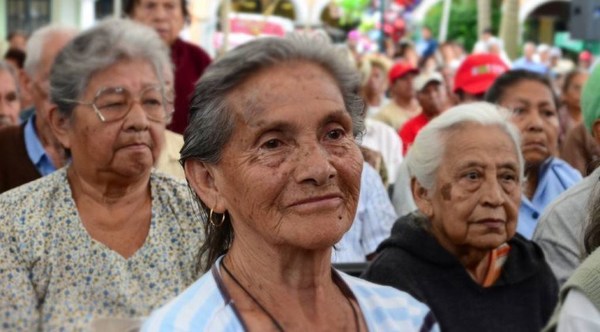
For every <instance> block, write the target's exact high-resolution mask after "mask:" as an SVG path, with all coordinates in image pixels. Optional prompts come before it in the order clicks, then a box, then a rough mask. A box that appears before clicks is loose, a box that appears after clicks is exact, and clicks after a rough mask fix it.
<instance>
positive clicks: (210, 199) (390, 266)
mask: <svg viewBox="0 0 600 332" xmlns="http://www.w3.org/2000/svg"><path fill="white" fill-rule="evenodd" d="M124 8H125V13H126V16H127V17H125V18H119V19H117V18H111V19H106V20H102V21H100V22H98V23H97V24H95V25H94V26H93V27H91V28H88V29H86V30H83V31H78V30H76V29H73V28H70V27H66V26H62V25H49V26H45V27H42V28H39V29H37V30H35V31H32V32H31V34H25V33H22V32H19V33H16V34H14V36H13V35H11V40H12V39H14V45H13V44H11V48H10V50H9V51H8V52H6V55H5V56H4V59H5V60H2V61H0V150H2V153H3V154H4V157H3V158H0V283H1V284H2V285H6V287H1V288H0V330H8V331H31V330H44V331H54V330H57V331H59V330H68V331H71V330H73V331H123V330H142V331H215V330H217V331H220V330H226V331H254V330H260V331H262V330H275V331H296V330H328V331H329V330H332V331H507V330H514V331H539V330H542V329H546V330H548V331H555V330H556V331H593V330H597V329H598V328H599V327H600V294H598V292H597V289H600V279H599V278H597V277H596V275H597V274H598V273H597V272H598V271H599V269H600V268H599V266H600V260H599V259H598V258H597V256H598V255H599V254H598V251H597V250H595V249H596V248H597V247H598V246H599V243H600V242H599V241H598V238H600V237H599V236H598V229H600V227H599V226H598V225H599V222H598V220H600V211H599V209H598V206H600V185H599V184H598V177H599V176H600V173H598V172H599V170H598V169H595V168H594V167H595V166H596V163H597V162H598V159H599V158H600V152H598V151H600V148H598V147H599V146H600V138H599V137H600V94H599V93H598V91H600V67H597V68H593V67H590V66H584V65H583V62H582V65H581V66H579V67H578V68H576V66H572V68H570V69H571V70H568V71H565V70H564V69H562V68H561V67H559V66H556V65H555V63H553V62H552V59H553V58H552V56H551V55H552V52H551V51H552V50H551V49H550V48H549V47H547V46H545V45H542V46H544V47H537V48H536V47H535V45H534V44H533V43H530V42H528V43H525V45H524V53H523V57H522V58H520V59H518V60H517V61H515V62H514V63H511V62H510V60H509V59H508V58H507V56H506V54H505V52H504V51H503V50H502V44H501V42H499V40H498V39H497V38H495V37H493V36H491V37H490V36H487V35H486V36H485V38H483V37H482V40H480V42H479V43H478V44H477V46H476V50H475V51H474V52H473V53H472V54H464V50H463V49H462V47H460V45H458V44H457V43H453V42H448V43H443V44H441V45H440V44H438V43H437V42H436V41H435V40H434V39H433V37H431V36H429V37H428V38H426V39H424V40H421V41H419V42H417V44H416V46H414V45H412V44H411V43H410V42H408V43H407V42H406V41H403V42H402V43H403V44H402V45H403V46H402V48H403V50H404V51H403V52H393V50H388V52H385V53H384V52H380V53H377V54H375V53H371V54H367V53H365V54H362V53H360V52H357V50H355V49H348V47H350V46H348V47H339V45H333V44H332V43H331V42H330V41H329V40H327V39H326V38H323V37H322V36H320V35H305V34H302V33H294V34H290V35H288V36H286V37H282V38H280V37H271V38H261V39H258V40H254V41H251V42H248V43H246V44H244V45H241V46H239V47H237V48H235V49H233V50H231V51H228V52H227V53H225V54H224V55H223V56H222V57H221V58H218V59H215V60H211V58H210V57H209V55H208V54H207V53H206V52H204V51H203V50H202V49H201V48H200V47H198V46H196V45H194V44H193V43H190V42H188V41H184V40H183V39H182V38H181V37H180V32H181V30H182V28H183V27H184V25H185V24H186V22H187V20H188V16H189V13H188V12H187V7H186V5H185V1H184V0H130V1H126V2H125V7H124ZM356 33H358V32H355V34H356ZM486 33H487V34H490V33H491V32H490V31H487V32H486ZM411 50H412V51H411ZM349 54H351V55H352V56H351V57H349V56H348V55H349ZM390 54H394V56H390ZM589 57H590V55H586V56H585V59H584V60H586V61H588V62H590V59H589ZM582 61H583V60H582ZM583 176H585V177H583Z"/></svg>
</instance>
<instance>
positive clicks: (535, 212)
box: [517, 158, 581, 239]
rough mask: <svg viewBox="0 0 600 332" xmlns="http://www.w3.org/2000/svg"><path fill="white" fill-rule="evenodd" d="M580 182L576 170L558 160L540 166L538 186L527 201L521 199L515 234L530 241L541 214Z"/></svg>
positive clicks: (523, 196)
mask: <svg viewBox="0 0 600 332" xmlns="http://www.w3.org/2000/svg"><path fill="white" fill-rule="evenodd" d="M579 181H581V174H580V173H579V171H578V170H576V169H574V168H573V167H571V166H570V165H569V164H567V163H566V162H564V161H563V160H561V159H558V158H549V160H548V161H546V162H545V163H544V164H542V165H541V166H540V174H539V181H538V186H537V188H536V189H535V193H534V194H533V199H531V200H529V199H528V198H527V197H526V196H525V195H522V197H521V207H520V208H519V222H518V224H517V232H519V233H520V234H521V235H523V236H524V237H526V238H527V239H531V237H532V236H533V231H534V230H535V226H536V225H537V221H538V218H539V217H540V216H541V215H542V212H543V211H544V209H545V208H546V206H548V204H550V202H552V201H553V200H554V199H556V198H557V197H558V195H560V194H561V193H562V192H563V191H565V190H567V189H568V188H569V187H571V186H572V185H574V184H576V183H578V182H579Z"/></svg>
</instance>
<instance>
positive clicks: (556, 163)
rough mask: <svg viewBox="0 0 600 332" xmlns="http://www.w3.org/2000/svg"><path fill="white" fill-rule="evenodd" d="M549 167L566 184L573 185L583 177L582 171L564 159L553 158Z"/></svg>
mask: <svg viewBox="0 0 600 332" xmlns="http://www.w3.org/2000/svg"><path fill="white" fill-rule="evenodd" d="M549 167H550V169H552V172H553V173H554V174H555V175H556V176H557V177H558V178H560V179H561V180H563V182H564V183H565V185H568V186H571V185H573V184H575V183H577V182H579V181H580V180H581V179H582V177H581V173H579V171H578V170H577V169H575V168H573V167H572V166H571V165H569V164H568V163H567V162H566V161H564V160H562V159H559V158H553V159H552V161H551V163H550V166H549Z"/></svg>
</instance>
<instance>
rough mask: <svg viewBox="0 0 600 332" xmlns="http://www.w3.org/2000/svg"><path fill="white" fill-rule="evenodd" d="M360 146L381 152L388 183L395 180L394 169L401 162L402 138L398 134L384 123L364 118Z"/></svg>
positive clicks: (395, 169)
mask: <svg viewBox="0 0 600 332" xmlns="http://www.w3.org/2000/svg"><path fill="white" fill-rule="evenodd" d="M361 145H362V146H365V147H367V148H369V149H371V150H375V151H377V152H379V153H381V156H382V157H383V162H384V163H385V168H386V170H387V173H388V179H389V181H390V184H392V183H393V182H394V181H395V180H396V171H397V169H398V167H399V166H400V164H401V163H402V140H401V139H400V135H398V133H397V132H396V131H395V130H394V129H393V128H392V127H390V126H388V125H386V124H385V123H383V122H381V121H377V120H373V119H365V134H364V136H363V137H362V142H361Z"/></svg>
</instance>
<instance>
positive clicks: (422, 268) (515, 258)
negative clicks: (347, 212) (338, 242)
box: [363, 214, 558, 332]
mask: <svg viewBox="0 0 600 332" xmlns="http://www.w3.org/2000/svg"><path fill="white" fill-rule="evenodd" d="M416 218H418V217H417V216H416V215H415V214H409V215H406V216H404V217H402V218H400V219H399V220H398V221H396V223H395V224H394V227H393V229H392V235H391V236H390V238H388V239H387V240H385V241H384V242H383V243H381V245H380V246H379V248H378V249H377V252H378V253H379V254H378V256H377V258H376V259H375V260H374V261H373V262H372V263H371V264H370V265H369V267H368V268H367V270H366V271H365V273H364V274H363V278H365V279H367V280H369V281H372V282H375V283H378V284H382V285H389V286H393V287H395V288H397V289H400V290H403V291H405V292H408V293H409V294H411V295H412V296H414V297H415V298H416V299H418V300H419V301H421V302H423V303H425V304H427V305H428V306H429V307H430V308H431V310H432V311H433V313H434V315H435V317H436V318H437V320H438V322H439V324H440V327H441V329H442V331H460V332H464V331H478V332H479V331H502V332H505V331H509V332H517V331H540V330H541V329H542V327H544V324H545V323H546V322H547V320H548V319H549V318H550V315H551V314H552V311H553V309H554V306H555V305H556V301H557V295H558V285H557V282H556V279H555V278H554V275H553V274H552V272H551V270H550V267H549V266H548V264H546V261H545V260H544V255H543V253H542V251H541V249H540V248H539V247H538V246H537V245H536V244H534V243H533V242H531V241H528V240H526V239H525V238H523V237H522V236H520V235H518V234H517V235H515V237H514V238H512V239H511V240H510V241H509V242H508V243H509V245H510V246H511V250H510V253H509V256H508V259H507V261H506V263H505V264H504V266H503V269H502V274H501V275H500V278H499V279H498V280H497V281H496V283H495V284H494V285H493V286H492V287H488V288H483V287H481V286H480V285H479V284H477V283H476V282H475V281H474V280H473V279H472V278H471V277H470V276H469V274H468V273H467V271H466V270H465V268H464V267H463V266H462V265H461V264H460V262H459V261H458V260H457V259H456V258H455V257H454V256H452V255H451V254H450V253H449V252H447V251H446V250H445V249H444V248H443V247H442V246H441V245H439V244H438V242H437V241H436V240H435V238H434V237H433V236H432V235H430V234H429V233H428V232H427V231H426V230H424V229H423V228H422V227H420V226H419V225H418V222H417V219H416Z"/></svg>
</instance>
